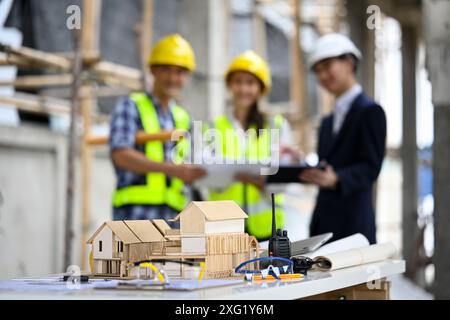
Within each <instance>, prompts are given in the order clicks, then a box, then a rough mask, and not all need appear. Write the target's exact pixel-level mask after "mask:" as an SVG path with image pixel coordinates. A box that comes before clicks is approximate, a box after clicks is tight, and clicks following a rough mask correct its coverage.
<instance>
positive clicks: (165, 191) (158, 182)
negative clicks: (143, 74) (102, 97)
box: [113, 93, 190, 211]
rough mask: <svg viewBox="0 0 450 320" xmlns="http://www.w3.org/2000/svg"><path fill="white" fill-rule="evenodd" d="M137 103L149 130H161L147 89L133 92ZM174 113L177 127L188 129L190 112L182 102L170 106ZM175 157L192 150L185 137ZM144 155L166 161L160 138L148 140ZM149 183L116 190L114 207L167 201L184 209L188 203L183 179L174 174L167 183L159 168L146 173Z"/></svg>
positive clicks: (159, 203)
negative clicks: (157, 170)
mask: <svg viewBox="0 0 450 320" xmlns="http://www.w3.org/2000/svg"><path fill="white" fill-rule="evenodd" d="M130 98H131V100H133V101H134V102H135V104H136V106H137V109H138V111H139V116H140V119H141V122H142V125H143V127H144V131H145V132H146V133H157V132H159V131H160V130H161V128H160V125H159V121H158V115H157V113H156V110H155V107H154V106H153V102H152V100H151V99H150V98H149V97H148V96H147V94H146V93H133V94H131V96H130ZM171 112H172V116H173V119H174V121H175V127H176V128H177V129H182V130H186V131H187V130H189V126H190V118H189V114H188V113H187V112H186V111H185V110H184V109H182V108H181V107H179V106H173V107H172V108H171ZM176 149H177V153H176V159H172V160H173V161H174V162H179V161H180V159H182V158H183V156H184V153H185V152H186V151H187V150H189V143H188V141H187V140H186V139H182V140H180V141H179V142H178V143H177V148H176ZM145 155H146V156H147V158H148V159H150V160H152V161H155V162H164V146H163V142H161V141H150V142H147V143H146V144H145ZM146 179H147V184H146V185H132V186H127V187H125V188H121V189H118V190H116V191H115V193H114V198H113V199H114V200H113V204H114V207H121V206H124V205H168V206H169V207H171V208H173V209H175V210H178V211H181V210H182V209H183V208H184V207H185V206H186V205H187V203H186V202H187V199H186V196H185V195H184V194H183V187H184V183H183V181H181V180H180V179H178V178H174V177H172V178H171V179H170V180H171V183H170V185H167V179H166V175H165V174H164V173H160V172H151V173H148V174H147V176H146Z"/></svg>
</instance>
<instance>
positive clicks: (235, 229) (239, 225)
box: [205, 219, 245, 234]
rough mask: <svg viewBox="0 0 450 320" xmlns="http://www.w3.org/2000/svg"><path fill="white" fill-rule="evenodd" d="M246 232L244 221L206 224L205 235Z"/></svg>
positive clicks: (209, 222) (210, 222) (221, 221)
mask: <svg viewBox="0 0 450 320" xmlns="http://www.w3.org/2000/svg"><path fill="white" fill-rule="evenodd" d="M244 231H245V222H244V219H233V220H219V221H206V222H205V234H220V233H243V232H244Z"/></svg>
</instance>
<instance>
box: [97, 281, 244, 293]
mask: <svg viewBox="0 0 450 320" xmlns="http://www.w3.org/2000/svg"><path fill="white" fill-rule="evenodd" d="M243 282H244V280H242V279H239V280H221V279H206V280H202V281H198V280H196V279H192V280H182V279H177V280H171V281H170V283H168V284H164V285H163V284H162V283H159V282H158V281H154V282H153V281H151V280H150V281H145V282H143V281H142V280H140V281H136V280H123V281H114V282H108V283H97V284H96V285H95V289H131V290H133V289H140V290H177V291H193V290H199V289H208V288H215V287H223V286H230V285H236V284H242V283H243Z"/></svg>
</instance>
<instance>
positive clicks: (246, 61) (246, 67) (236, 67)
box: [225, 50, 272, 93]
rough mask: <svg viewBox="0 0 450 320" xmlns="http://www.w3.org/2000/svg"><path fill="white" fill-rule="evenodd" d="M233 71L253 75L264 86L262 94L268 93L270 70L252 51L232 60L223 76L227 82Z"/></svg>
mask: <svg viewBox="0 0 450 320" xmlns="http://www.w3.org/2000/svg"><path fill="white" fill-rule="evenodd" d="M235 71H246V72H249V73H251V74H253V75H254V76H255V77H257V78H258V79H259V80H261V82H262V84H263V85H264V93H268V92H269V91H270V88H271V85H272V81H271V75H270V68H269V66H268V64H267V62H266V61H265V60H264V59H263V58H261V57H260V56H259V55H258V54H257V53H255V52H254V51H252V50H248V51H245V52H244V53H242V54H240V55H238V56H237V57H236V58H234V60H233V61H232V62H231V64H230V66H229V67H228V70H227V72H226V74H225V79H226V81H227V82H228V80H229V78H230V75H231V74H232V73H233V72H235Z"/></svg>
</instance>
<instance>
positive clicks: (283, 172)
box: [266, 164, 325, 184]
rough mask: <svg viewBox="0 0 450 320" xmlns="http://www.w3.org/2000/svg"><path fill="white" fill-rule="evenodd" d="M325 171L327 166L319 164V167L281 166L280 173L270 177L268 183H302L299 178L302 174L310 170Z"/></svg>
mask: <svg viewBox="0 0 450 320" xmlns="http://www.w3.org/2000/svg"><path fill="white" fill-rule="evenodd" d="M314 168H315V169H320V170H325V166H324V165H321V164H319V165H318V166H309V165H300V166H280V168H278V172H277V173H276V174H274V175H271V176H268V177H267V180H266V183H268V184H283V183H302V181H301V180H300V179H299V178H298V176H299V175H300V173H301V172H302V171H304V170H308V169H314Z"/></svg>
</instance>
